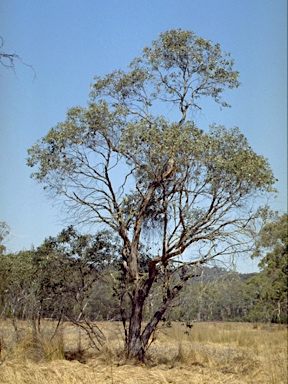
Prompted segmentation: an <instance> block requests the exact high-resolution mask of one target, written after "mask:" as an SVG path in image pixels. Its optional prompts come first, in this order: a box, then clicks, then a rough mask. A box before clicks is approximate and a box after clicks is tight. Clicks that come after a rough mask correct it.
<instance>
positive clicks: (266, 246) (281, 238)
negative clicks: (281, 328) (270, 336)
mask: <svg viewBox="0 0 288 384" xmlns="http://www.w3.org/2000/svg"><path fill="white" fill-rule="evenodd" d="M287 244H288V242H287V213H284V214H283V215H282V216H279V215H278V214H277V213H274V214H272V215H271V217H270V218H269V221H268V222H267V223H266V225H265V226H264V227H263V228H262V229H261V231H260V233H259V236H258V238H257V242H256V250H255V252H254V254H253V257H261V261H260V263H259V267H260V268H261V272H260V274H259V275H257V276H255V277H253V278H252V279H251V280H250V281H249V282H248V284H249V285H250V287H251V291H252V292H251V293H252V297H253V299H254V301H255V307H256V311H257V312H260V313H262V316H263V317H265V318H267V319H268V320H269V321H274V322H287V309H288V305H287V294H288V290H287V283H288V263H287V261H288V260H287V255H288V252H287V248H288V245H287Z"/></svg>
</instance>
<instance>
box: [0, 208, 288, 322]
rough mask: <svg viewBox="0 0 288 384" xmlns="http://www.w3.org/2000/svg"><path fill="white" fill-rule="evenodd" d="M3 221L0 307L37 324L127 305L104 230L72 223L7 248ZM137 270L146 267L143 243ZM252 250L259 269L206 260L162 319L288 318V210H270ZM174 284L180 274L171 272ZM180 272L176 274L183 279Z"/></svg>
mask: <svg viewBox="0 0 288 384" xmlns="http://www.w3.org/2000/svg"><path fill="white" fill-rule="evenodd" d="M8 228H9V227H8V226H7V224H5V223H1V229H2V230H1V233H2V235H1V239H0V240H1V248H0V249H1V255H0V314H1V316H2V317H4V318H11V319H22V320H31V321H32V322H33V323H34V324H35V327H38V328H39V329H40V327H41V321H42V320H43V319H44V318H51V319H54V320H57V321H59V322H61V321H65V320H69V321H72V322H74V323H75V324H78V325H79V324H83V323H84V324H89V322H93V321H95V320H108V321H112V320H119V321H120V320H121V321H122V317H121V311H124V309H125V310H126V311H129V305H128V303H125V300H122V299H123V298H122V297H121V292H122V290H121V285H122V284H124V283H125V282H124V281H123V279H122V277H121V276H122V273H121V268H122V264H121V263H120V262H119V259H120V255H121V249H120V246H119V241H118V239H117V238H116V237H113V236H112V235H111V233H110V232H109V231H102V232H98V233H97V235H96V236H95V235H94V236H91V235H82V234H80V233H78V232H77V231H76V230H75V229H74V228H73V227H68V228H67V229H64V230H63V231H62V232H61V233H60V234H59V235H58V236H56V237H49V238H47V239H46V240H45V241H44V242H43V244H42V245H41V246H39V247H38V248H35V249H31V250H29V251H21V252H19V253H8V254H6V253H5V246H4V245H3V239H4V237H5V236H7V234H8ZM141 252H142V257H140V261H141V260H142V262H141V263H140V264H141V265H140V270H142V271H143V273H144V272H145V270H146V269H147V268H148V267H147V263H148V262H149V250H147V249H145V248H144V247H142V249H141ZM252 257H260V260H261V261H260V263H259V267H260V272H259V273H255V274H239V273H237V272H231V271H227V270H226V269H224V268H219V267H210V268H209V267H207V266H206V267H205V268H203V269H201V270H200V269H199V270H197V271H194V272H195V277H194V279H192V280H191V281H190V282H188V284H187V285H186V287H185V288H184V289H183V290H182V292H181V294H180V295H179V297H178V299H177V301H175V302H174V303H173V306H171V307H170V308H169V310H168V311H167V312H166V315H165V317H164V319H162V320H164V321H178V320H181V321H186V322H189V321H191V320H197V321H248V322H274V323H286V322H287V276H288V270H287V214H284V215H282V216H277V215H275V216H274V217H273V221H270V222H269V223H268V224H266V225H265V226H264V228H263V229H262V230H261V231H260V233H259V236H258V238H257V239H256V247H255V252H254V253H253V254H252ZM174 278H175V282H176V283H177V278H178V277H177V274H176V275H175V277H174ZM180 278H181V277H179V279H180ZM162 284H163V281H162V280H161V276H159V278H158V281H157V284H156V285H155V287H154V289H153V291H152V292H151V294H150V295H149V298H148V300H147V304H146V307H145V310H144V319H145V317H147V318H149V316H150V315H151V313H153V312H154V309H155V308H157V305H158V304H159V302H160V301H161V299H162V296H161V295H162Z"/></svg>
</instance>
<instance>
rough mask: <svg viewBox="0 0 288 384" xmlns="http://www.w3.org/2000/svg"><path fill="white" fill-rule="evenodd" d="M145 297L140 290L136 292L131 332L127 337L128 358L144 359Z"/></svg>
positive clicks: (131, 318) (130, 325) (130, 326)
mask: <svg viewBox="0 0 288 384" xmlns="http://www.w3.org/2000/svg"><path fill="white" fill-rule="evenodd" d="M144 301H145V298H144V297H143V295H141V294H140V292H139V291H137V292H135V296H134V300H133V305H132V313H131V316H130V324H129V333H128V339H127V345H126V347H127V358H128V359H129V360H131V359H135V358H137V359H139V360H141V361H142V360H143V359H144V355H145V345H143V344H142V337H141V326H142V315H143V306H144Z"/></svg>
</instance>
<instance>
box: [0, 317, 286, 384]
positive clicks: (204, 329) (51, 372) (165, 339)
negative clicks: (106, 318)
mask: <svg viewBox="0 0 288 384" xmlns="http://www.w3.org/2000/svg"><path fill="white" fill-rule="evenodd" d="M98 325H99V326H100V327H101V329H103V330H104V331H105V334H106V335H107V338H108V341H107V344H106V345H105V347H104V348H103V350H102V351H100V352H96V351H95V350H92V349H91V348H89V341H88V339H87V338H86V336H85V335H84V334H83V333H82V332H80V331H79V329H75V327H73V326H72V325H70V324H68V323H67V324H65V325H64V328H63V329H61V330H60V332H58V333H57V334H56V335H55V336H54V337H53V338H52V339H51V335H52V334H53V326H54V324H53V323H49V322H47V324H45V328H44V330H43V331H42V332H41V335H40V336H39V337H38V339H37V340H35V337H34V338H33V337H32V336H33V335H32V334H31V332H30V328H29V327H28V325H27V324H25V323H22V324H20V332H18V333H19V335H20V337H18V340H16V339H15V338H14V336H15V334H14V333H13V329H12V328H11V326H10V325H9V323H8V322H7V321H6V322H2V323H0V326H1V330H0V337H1V340H2V352H1V363H2V364H1V366H0V383H5V384H12V383H13V384H24V383H27V384H36V383H37V384H42V383H43V384H46V383H47V384H48V383H49V384H56V383H57V384H58V383H59V384H74V383H75V384H80V383H81V384H92V383H93V384H102V383H110V384H137V383H141V384H148V383H153V384H167V383H170V384H194V383H195V384H196V383H197V384H216V383H219V384H220V383H223V384H225V383H227V384H240V383H241V384H244V383H245V384H248V383H249V384H260V383H261V384H282V383H283V384H284V383H285V384H286V383H287V330H286V328H285V327H284V326H269V325H258V326H255V325H254V326H253V324H243V323H196V324H195V325H194V326H193V328H192V329H190V330H188V329H187V328H186V326H185V324H181V323H173V324H172V327H171V328H160V330H159V331H158V334H157V340H156V341H155V342H154V343H153V344H152V345H151V347H150V349H149V351H148V354H147V363H146V365H144V364H138V365H137V364H134V365H133V364H127V363H126V362H125V361H124V360H123V356H121V351H122V349H123V338H122V331H121V325H120V324H119V323H98ZM187 331H189V333H188V334H187ZM19 335H18V336H19ZM67 359H70V360H69V361H68V360H67Z"/></svg>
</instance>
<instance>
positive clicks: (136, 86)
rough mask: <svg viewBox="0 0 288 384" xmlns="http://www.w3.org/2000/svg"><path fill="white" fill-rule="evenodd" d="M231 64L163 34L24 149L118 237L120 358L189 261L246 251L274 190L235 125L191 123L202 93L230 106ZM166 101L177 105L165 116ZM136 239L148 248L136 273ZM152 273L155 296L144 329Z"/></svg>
mask: <svg viewBox="0 0 288 384" xmlns="http://www.w3.org/2000/svg"><path fill="white" fill-rule="evenodd" d="M233 65H234V62H233V60H232V59H231V58H230V54H226V53H225V52H222V50H221V48H220V45H219V44H213V43H212V42H211V41H208V40H205V39H203V38H201V37H198V36H196V35H195V34H194V33H193V32H190V31H182V30H171V31H167V32H165V33H162V34H160V35H159V38H158V39H157V40H155V41H153V42H152V45H151V47H146V48H144V49H143V52H142V56H141V57H137V58H135V59H134V60H133V61H132V63H131V64H130V66H129V68H128V71H126V72H124V71H120V70H118V71H114V72H113V73H111V74H108V75H107V76H104V77H102V78H100V77H96V78H95V82H94V83H93V84H92V85H91V95H90V101H89V103H88V106H87V107H80V106H77V107H74V108H71V109H70V110H69V111H68V113H67V118H66V120H65V121H64V122H63V123H59V124H58V125H57V126H56V127H54V128H52V129H51V130H50V131H49V132H48V133H47V135H46V136H45V137H44V138H42V139H41V140H39V141H38V142H37V143H36V144H34V145H33V146H32V147H31V148H30V149H29V151H28V165H29V166H31V167H37V169H36V170H35V172H34V173H33V174H32V177H33V178H34V179H36V180H37V181H38V182H40V183H42V184H43V185H44V188H46V189H47V190H48V191H50V192H51V194H52V196H53V197H54V198H56V197H60V198H61V199H62V201H63V202H64V204H66V207H67V210H68V212H69V214H70V215H71V216H72V217H73V218H74V220H75V221H77V223H84V224H89V225H91V224H97V223H99V224H101V225H104V226H107V227H108V228H110V229H111V230H112V231H114V232H115V233H116V234H117V235H118V236H119V238H120V239H121V242H122V244H121V269H122V273H123V281H124V284H122V286H121V287H122V288H121V289H122V293H119V298H120V299H121V300H122V299H123V298H124V297H125V298H126V299H127V300H128V301H129V302H130V311H129V313H125V311H124V310H123V311H122V312H121V313H122V320H123V324H124V327H125V334H126V346H127V356H128V357H129V358H133V357H135V356H137V357H140V358H144V355H145V351H146V349H147V345H148V342H149V338H150V336H151V334H152V333H153V332H154V330H155V328H156V326H157V324H158V322H159V321H160V319H161V318H162V316H163V314H164V313H165V311H166V310H167V308H168V307H169V305H170V304H171V303H172V301H173V299H174V298H175V296H176V295H177V294H178V292H179V291H180V290H181V289H182V287H183V285H184V283H185V282H186V281H187V280H189V279H190V278H191V277H193V276H194V275H195V271H194V270H193V268H191V266H193V265H195V266H196V265H197V266H199V265H201V264H205V263H207V262H208V261H209V260H212V259H214V258H216V257H219V256H225V255H228V254H232V253H241V252H247V251H248V250H250V249H251V235H253V234H254V233H255V231H256V230H257V228H256V223H255V220H256V219H257V218H258V217H259V216H260V214H261V211H260V210H259V209H257V208H258V205H259V204H258V201H259V199H260V197H261V195H262V196H263V195H265V194H267V193H269V192H271V191H272V190H273V183H274V177H273V174H272V171H271V169H270V167H269V164H268V162H267V160H266V159H265V158H263V157H262V156H259V155H257V154H256V153H255V152H254V151H253V150H252V148H251V147H250V146H249V144H248V142H247V139H246V138H245V137H244V135H243V134H242V133H241V132H240V130H239V129H238V128H231V129H227V128H225V127H223V126H217V125H212V126H211V127H210V128H209V129H207V130H205V131H204V130H202V129H199V128H198V127H197V125H196V122H195V121H193V120H191V117H192V116H193V113H194V112H195V110H197V109H199V108H202V104H201V101H202V100H203V99H204V98H212V99H213V100H214V101H215V102H216V103H218V104H220V106H221V107H227V106H228V104H227V102H226V101H224V100H223V97H222V96H223V92H224V91H225V90H227V89H233V88H236V87H238V86H239V81H238V72H237V71H234V70H233ZM167 106H168V108H171V107H176V109H177V111H178V112H177V111H174V112H175V113H174V114H173V120H169V119H168V118H167V117H165V116H164V114H165V112H167ZM73 214H74V216H73ZM141 242H145V243H146V244H148V245H149V246H150V248H151V251H152V255H153V256H152V257H151V255H149V259H147V260H148V262H147V264H148V268H147V270H146V271H145V272H144V273H143V271H142V270H140V262H139V257H140V253H139V250H140V247H141ZM184 256H185V258H184ZM187 266H189V268H187ZM157 279H158V280H159V279H161V280H162V281H163V287H162V290H163V300H162V302H161V303H160V304H159V307H158V308H157V310H156V311H155V313H154V314H152V316H151V318H150V320H149V321H148V324H147V325H146V326H145V327H143V325H142V315H143V307H144V303H145V300H146V299H147V297H148V296H149V294H150V292H151V288H152V286H153V284H154V283H155V281H156V280H157ZM126 299H125V300H126ZM127 319H129V325H127V322H126V320H127Z"/></svg>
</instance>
